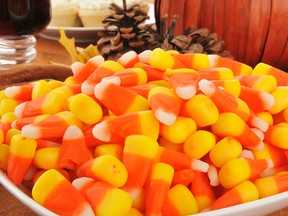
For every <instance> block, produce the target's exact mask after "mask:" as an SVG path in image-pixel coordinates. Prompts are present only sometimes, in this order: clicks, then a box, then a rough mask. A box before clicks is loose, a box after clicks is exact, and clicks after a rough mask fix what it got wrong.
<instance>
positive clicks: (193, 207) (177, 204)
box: [162, 184, 198, 216]
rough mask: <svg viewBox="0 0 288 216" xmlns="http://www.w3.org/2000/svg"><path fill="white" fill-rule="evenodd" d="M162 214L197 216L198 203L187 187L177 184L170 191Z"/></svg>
mask: <svg viewBox="0 0 288 216" xmlns="http://www.w3.org/2000/svg"><path fill="white" fill-rule="evenodd" d="M162 213H163V215H171V216H181V215H192V214H197V213H198V206H197V202H196V200H195V198H194V196H193V194H192V193H191V191H190V190H189V189H188V188H187V187H185V186H184V185H182V184H177V185H175V186H174V187H172V188H171V189H170V190H169V191H168V195H167V198H166V200H165V203H164V206H163V208H162Z"/></svg>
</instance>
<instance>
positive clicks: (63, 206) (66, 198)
mask: <svg viewBox="0 0 288 216" xmlns="http://www.w3.org/2000/svg"><path fill="white" fill-rule="evenodd" d="M32 197H33V199H34V200H35V201H36V202H38V203H39V204H41V205H42V206H44V207H45V208H47V209H49V210H50V211H52V212H54V213H56V214H59V215H63V216H64V215H67V216H69V215H87V216H88V215H91V216H92V215H94V213H93V210H92V208H91V206H90V204H89V203H88V202H87V201H86V200H85V198H84V197H83V196H82V194H81V193H80V191H78V190H77V189H76V188H75V187H74V186H73V185H72V184H71V183H70V182H69V181H68V180H67V179H66V178H65V177H64V176H63V175H62V174H61V173H59V172H58V171H57V170H55V169H50V170H48V171H46V172H44V173H43V174H42V175H41V176H40V177H39V178H38V180H37V181H36V183H35V184H34V186H33V188H32Z"/></svg>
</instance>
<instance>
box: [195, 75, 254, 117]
mask: <svg viewBox="0 0 288 216" xmlns="http://www.w3.org/2000/svg"><path fill="white" fill-rule="evenodd" d="M198 85H199V88H200V90H201V91H202V92H203V93H204V94H205V95H207V96H208V97H210V99H211V100H212V101H213V102H214V103H215V105H216V106H217V108H218V110H219V111H220V112H234V113H236V114H237V115H239V116H240V117H241V118H242V119H243V121H245V122H246V121H247V120H248V118H249V116H250V109H249V107H248V105H247V104H246V103H245V102H244V101H243V100H241V99H240V98H238V97H235V96H234V95H232V94H231V93H229V92H227V91H226V90H224V89H221V88H219V87H218V86H216V85H215V84H213V83H212V82H210V81H208V80H204V79H202V80H200V82H199V83H198Z"/></svg>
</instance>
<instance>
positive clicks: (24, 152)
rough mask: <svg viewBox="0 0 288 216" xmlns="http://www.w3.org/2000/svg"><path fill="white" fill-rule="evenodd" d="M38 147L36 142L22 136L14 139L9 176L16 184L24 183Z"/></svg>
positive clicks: (10, 153)
mask: <svg viewBox="0 0 288 216" xmlns="http://www.w3.org/2000/svg"><path fill="white" fill-rule="evenodd" d="M36 146H37V142H36V140H34V139H30V138H25V137H23V136H22V135H21V134H17V135H14V136H13V137H12V139H11V143H10V148H9V153H8V162H7V175H8V177H9V178H10V179H11V180H12V181H13V182H14V183H15V184H17V185H20V184H21V183H22V180H23V178H24V176H25V174H26V172H27V171H28V169H29V167H30V165H31V163H32V160H33V157H34V154H35V151H36Z"/></svg>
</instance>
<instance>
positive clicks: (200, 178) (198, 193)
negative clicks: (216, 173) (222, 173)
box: [190, 172, 216, 211]
mask: <svg viewBox="0 0 288 216" xmlns="http://www.w3.org/2000/svg"><path fill="white" fill-rule="evenodd" d="M195 174H196V175H195V177H194V179H193V181H192V184H191V186H190V190H191V192H192V194H193V195H194V198H195V201H196V203H197V206H198V210H199V211H202V210H203V209H206V208H207V207H208V206H210V205H211V204H212V202H214V201H215V199H216V196H215V193H214V191H213V188H212V186H211V185H210V182H209V179H208V176H207V175H205V173H201V172H195Z"/></svg>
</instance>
